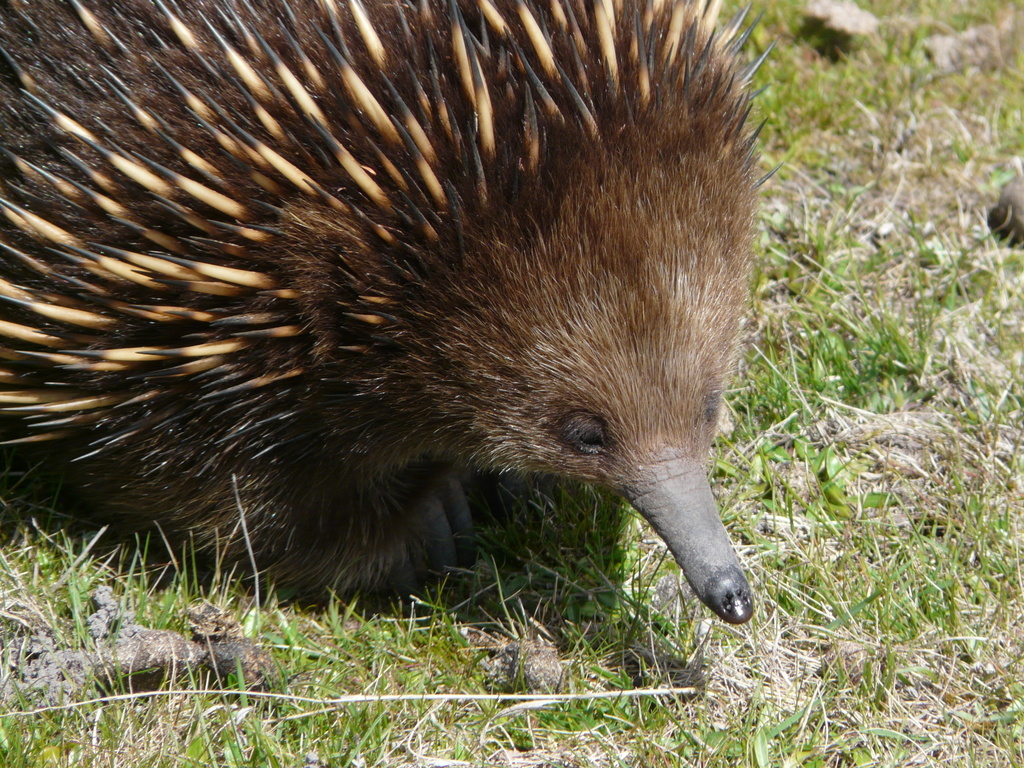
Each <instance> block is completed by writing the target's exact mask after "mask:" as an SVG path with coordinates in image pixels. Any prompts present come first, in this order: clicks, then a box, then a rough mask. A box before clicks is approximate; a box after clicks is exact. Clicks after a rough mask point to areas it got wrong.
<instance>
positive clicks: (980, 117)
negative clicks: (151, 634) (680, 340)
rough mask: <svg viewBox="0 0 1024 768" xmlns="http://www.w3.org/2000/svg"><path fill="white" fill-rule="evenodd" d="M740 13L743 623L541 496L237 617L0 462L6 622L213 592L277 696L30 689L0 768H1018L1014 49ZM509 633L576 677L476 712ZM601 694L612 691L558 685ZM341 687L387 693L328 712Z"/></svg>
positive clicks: (1022, 755) (737, 534)
mask: <svg viewBox="0 0 1024 768" xmlns="http://www.w3.org/2000/svg"><path fill="white" fill-rule="evenodd" d="M760 6H761V8H763V10H764V11H765V17H764V21H763V23H762V25H761V27H760V28H759V30H758V31H757V32H756V34H755V36H754V38H753V42H752V45H751V49H752V53H757V52H759V50H760V49H763V48H764V47H765V46H767V45H768V43H769V42H770V41H771V40H773V39H777V40H778V43H779V44H778V46H777V48H776V51H775V52H774V53H773V54H772V56H771V58H770V59H769V60H768V62H767V63H766V64H765V66H764V67H763V69H762V70H761V72H760V73H759V75H758V82H757V85H758V86H760V85H767V86H769V87H768V90H767V91H766V92H765V93H764V95H762V97H761V98H760V100H759V109H760V111H761V113H762V115H763V116H764V117H765V118H767V120H768V123H767V126H766V128H765V131H764V134H763V136H764V139H763V153H764V161H763V164H764V167H765V169H766V170H767V169H770V168H771V167H774V166H775V165H777V164H779V163H782V164H783V165H782V167H781V168H780V170H779V171H778V173H777V174H776V175H775V177H774V178H773V179H772V180H771V181H770V182H769V183H768V184H767V185H766V187H765V190H764V205H763V216H762V222H761V223H762V227H761V232H762V234H761V236H760V240H759V245H758V250H759V269H758V273H757V276H756V280H755V284H754V290H753V298H752V302H751V311H750V313H749V318H748V321H747V325H746V329H745V335H746V337H747V340H748V342H749V346H748V352H747V354H746V356H745V358H744V360H743V361H742V364H741V370H740V371H739V375H738V376H737V379H736V381H735V388H734V390H733V391H732V392H731V393H730V395H729V398H728V402H729V406H730V412H731V413H730V419H729V423H728V424H726V425H725V427H724V433H723V436H722V438H721V439H720V441H719V443H718V445H717V449H716V462H715V470H714V474H715V478H716V480H717V482H718V485H719V487H720V491H721V501H722V505H723V511H724V515H725V518H726V520H727V523H728V526H729V528H730V531H731V533H732V535H733V537H734V540H735V541H736V542H737V543H738V545H739V549H740V551H741V554H742V556H743V559H744V561H745V563H746V565H747V566H748V570H749V573H750V575H751V577H752V580H753V582H754V583H755V586H756V590H757V594H758V599H759V603H758V606H757V613H756V615H755V617H754V619H753V621H752V622H751V623H750V624H749V625H746V626H743V627H740V628H734V627H728V626H726V625H724V624H722V623H721V622H718V621H705V620H706V619H708V617H709V614H708V613H707V611H705V610H704V609H703V608H701V607H700V606H696V605H694V604H693V603H692V602H686V601H684V602H683V604H682V607H681V608H679V606H678V605H677V604H675V603H672V602H671V601H670V602H669V603H668V604H667V605H664V606H663V607H662V608H657V607H656V606H657V605H662V603H661V602H659V601H658V600H655V599H653V595H655V593H656V592H658V589H657V588H658V587H659V584H660V585H662V586H663V585H664V582H662V581H661V580H662V579H663V577H665V576H666V575H667V574H672V573H674V571H675V566H674V565H673V564H671V563H670V562H667V561H666V559H665V556H664V551H663V548H662V547H661V546H660V544H659V543H658V542H656V541H655V540H654V537H653V535H652V534H651V533H650V532H649V531H648V530H647V529H646V528H644V527H643V526H641V525H640V523H639V522H638V521H637V519H636V518H635V517H634V516H626V517H620V516H619V513H620V510H619V508H618V504H617V503H616V502H615V501H613V500H611V499H610V498H607V497H600V496H596V495H594V494H591V493H588V492H582V493H579V494H576V495H574V496H572V497H566V498H563V499H561V502H560V511H559V515H560V517H559V520H560V524H559V525H558V526H557V532H556V526H555V525H554V523H553V522H552V521H550V520H549V519H548V518H547V517H545V515H544V514H542V513H541V512H539V511H537V510H534V511H532V512H527V513H526V514H528V515H530V518H529V520H528V521H527V523H526V524H522V523H517V524H512V525H508V526H505V527H500V526H496V527H495V528H493V529H491V530H489V531H487V532H485V538H486V539H487V541H488V543H487V545H486V546H485V552H486V554H485V556H484V559H483V561H482V563H481V565H480V567H478V568H477V569H476V571H475V572H474V573H473V574H472V575H468V576H466V577H464V578H453V579H450V580H449V581H448V582H447V583H446V584H442V585H439V586H437V587H436V588H435V589H433V590H432V591H431V592H430V593H429V594H428V595H427V596H426V597H425V598H424V599H423V600H422V601H421V602H419V603H417V604H415V605H412V606H405V607H401V606H397V605H393V604H390V603H387V602H384V603H381V602H380V601H377V602H370V601H369V599H368V598H367V599H364V600H348V601H333V602H331V603H329V604H328V605H327V606H325V607H318V608H304V607H301V606H296V605H294V604H289V603H287V602H280V603H279V602H276V599H277V598H276V597H275V596H273V595H271V596H270V597H268V598H266V599H265V600H264V604H263V605H261V606H253V605H252V604H251V595H250V594H249V593H248V592H247V591H246V590H245V589H244V588H243V587H241V586H239V585H238V584H236V583H235V582H234V580H233V579H232V578H231V576H230V575H229V574H224V575H222V576H220V577H219V578H217V579H215V580H214V583H213V584H212V585H210V584H206V585H204V587H202V588H200V587H199V586H197V584H196V581H197V580H196V579H195V578H193V577H192V576H191V575H190V574H192V570H191V569H189V568H188V567H187V563H184V564H179V567H177V568H173V567H169V564H167V563H162V562H161V561H160V558H159V557H157V556H155V555H148V556H147V555H145V552H146V551H147V550H146V549H145V548H142V550H141V553H140V548H138V547H134V546H120V547H113V548H111V547H108V546H107V545H106V541H107V539H108V538H109V534H104V536H102V537H100V540H99V542H98V543H96V545H95V546H94V547H93V548H92V549H91V550H88V551H86V550H87V548H88V547H89V544H90V542H91V541H92V540H93V538H94V537H95V536H96V533H97V532H96V530H95V529H94V528H90V527H88V526H87V525H86V524H83V523H80V522H75V521H74V520H70V519H67V517H66V516H67V515H68V514H69V511H70V510H71V507H70V506H69V504H68V502H67V501H66V500H64V499H63V498H61V499H56V493H57V492H56V491H55V489H54V487H53V485H52V481H48V480H46V479H45V478H43V477H42V476H41V474H40V473H39V472H38V471H36V470H28V471H27V472H26V471H25V468H24V467H21V466H19V465H15V466H14V469H13V470H12V471H10V472H8V473H7V479H6V483H5V486H4V487H3V490H2V491H0V501H2V505H3V511H2V512H0V533H2V541H3V547H2V548H0V626H3V627H4V628H5V629H4V635H5V636H7V637H9V636H10V630H13V629H19V630H22V631H24V630H26V629H30V628H36V627H39V626H42V625H48V626H51V627H53V628H54V632H55V638H54V640H55V642H56V643H58V644H60V645H62V646H65V647H80V646H86V647H88V645H89V643H90V642H91V641H90V639H89V636H88V632H87V629H86V627H85V624H84V619H85V617H86V616H87V615H88V614H89V612H90V611H91V608H90V607H89V594H90V593H91V592H92V590H93V589H95V587H96V586H98V585H101V584H114V585H115V588H116V590H117V592H118V594H119V595H123V596H124V597H125V599H126V600H128V601H130V602H131V603H132V604H134V605H135V606H137V608H138V614H139V619H140V621H141V622H142V623H143V624H146V625H148V626H152V627H158V628H169V629H175V630H184V629H185V618H184V617H185V614H186V611H187V608H188V606H189V605H190V604H192V603H193V602H195V601H197V600H200V599H204V598H205V599H208V600H210V601H212V602H214V603H216V604H218V605H220V606H223V607H225V608H228V609H230V610H232V611H233V612H234V613H235V614H236V615H238V616H239V617H240V618H242V620H243V624H244V626H245V627H246V630H247V632H248V634H249V635H250V636H252V637H258V638H260V639H261V640H262V642H263V643H265V644H266V646H267V647H268V648H270V649H271V651H272V653H273V656H274V660H275V662H276V663H277V665H278V666H279V667H280V669H281V671H282V673H283V675H284V678H285V682H284V683H283V684H282V685H280V686H278V687H277V688H275V689H273V690H272V691H270V694H272V695H269V696H262V697H261V696H257V695H253V694H240V693H217V692H201V693H197V692H195V691H189V690H186V689H188V688H190V687H202V686H206V685H213V683H212V682H210V681H204V680H194V681H191V683H190V682H189V681H184V682H182V683H181V684H179V685H178V686H176V688H178V689H181V690H180V692H165V693H163V694H161V695H159V696H156V697H153V698H144V699H133V698H130V697H122V698H116V697H111V698H108V699H107V700H105V701H100V700H91V701H86V702H84V703H82V702H79V703H75V704H73V705H69V706H66V707H54V708H44V709H42V711H39V709H38V705H37V704H35V703H32V702H23V703H22V705H15V706H14V709H13V710H12V711H10V712H7V713H0V765H3V766H7V767H8V768H20V767H22V766H25V767H26V768H27V767H29V766H32V767H33V768H34V767H35V766H48V765H54V766H58V765H76V766H121V765H139V766H172V765H173V766H208V765H218V766H264V765H266V766H281V767H282V768H298V766H302V765H303V762H304V759H305V755H306V754H307V753H309V752H311V751H313V752H316V753H317V754H318V755H319V757H320V759H321V760H322V761H323V763H324V764H327V765H330V766H334V767H337V766H346V765H354V766H359V765H365V766H374V765H410V766H428V765H434V766H449V765H451V766H456V765H471V766H485V765H487V766H489V765H502V766H504V765H508V766H517V767H522V766H577V765H578V766H585V765H600V766H678V765H700V766H723V767H724V766H756V767H757V768H766V767H767V766H897V765H899V766H918V765H940V764H944V765H966V766H1022V765H1024V746H1022V745H1024V662H1022V657H1024V618H1022V613H1024V609H1022V606H1024V596H1022V591H1024V586H1022V581H1024V575H1022V565H1021V564H1022V562H1024V558H1022V548H1024V532H1022V517H1024V516H1022V511H1024V448H1022V444H1024V428H1022V424H1024V375H1022V367H1024V249H1020V248H1017V249H1010V248H1008V247H1006V246H1004V245H1002V244H1000V243H998V242H995V241H993V240H992V239H991V238H989V237H988V236H987V230H986V228H985V226H984V217H985V213H986V211H987V207H988V206H989V205H991V203H992V202H993V201H994V200H995V197H996V195H997V193H998V189H999V187H1000V186H1001V184H1002V183H1003V182H1005V181H1006V180H1007V179H1008V178H1009V177H1010V176H1011V175H1012V174H1013V172H1014V166H1013V160H1014V158H1017V162H1019V161H1020V158H1021V153H1022V152H1024V67H1022V64H1024V54H1022V53H1021V52H1020V51H1018V52H1017V53H1016V54H1015V55H1014V56H1013V57H1011V59H1010V60H1008V61H1007V62H1006V64H1005V66H1004V67H1003V68H1001V69H998V70H995V71H987V72H976V71H975V72H967V73H962V74H952V75H939V74H938V73H936V72H935V71H934V69H933V67H932V65H931V63H930V62H929V61H928V59H927V57H926V55H925V52H924V47H923V40H924V38H925V37H927V35H929V34H933V33H937V32H938V33H948V32H950V31H958V30H962V29H965V28H967V27H969V26H972V25H977V24H982V23H991V22H992V21H993V20H994V19H999V18H1000V13H1001V12H1002V11H1005V10H1006V9H1007V8H1010V7H1011V6H1009V5H1008V4H1005V3H1000V2H996V1H995V0H983V1H982V2H976V3H967V2H952V1H951V0H930V1H929V2H927V3H918V4H913V6H911V5H910V4H898V3H895V2H892V1H891V0H890V1H888V2H879V3H875V4H872V6H871V10H872V11H873V12H874V13H876V14H877V15H878V16H879V17H880V18H881V19H882V25H881V28H880V33H879V37H878V39H877V40H868V41H865V42H864V43H863V44H862V45H861V46H860V47H859V48H858V49H857V50H855V51H854V52H852V53H851V54H850V55H849V57H847V58H843V59H840V60H838V61H830V60H829V59H827V58H822V57H820V56H819V55H818V54H816V53H815V52H814V51H813V50H811V49H810V48H809V47H808V46H807V45H806V44H805V43H804V42H803V41H801V39H800V38H799V36H798V34H797V30H798V29H799V26H800V8H801V7H802V3H798V2H796V1H795V0H775V1H771V2H767V3H763V4H760ZM761 8H758V9H757V10H760V9H761ZM1018 13H1019V11H1018ZM933 19H939V20H941V21H938V22H937V21H933ZM1018 23H1019V24H1021V25H1024V19H1021V20H1020V21H1019V22H1018ZM1022 28H1024V27H1022ZM527 530H529V531H530V534H529V535H527V534H526V533H525V531H527ZM156 550H157V548H156V547H153V548H152V551H154V552H155V551H156ZM516 637H539V638H542V639H547V640H549V641H551V642H553V643H554V644H555V645H556V646H557V648H558V652H559V655H560V657H561V658H562V660H563V664H564V666H565V670H566V679H567V685H566V692H567V694H570V696H568V697H566V698H564V699H562V700H547V701H542V702H524V701H518V700H516V699H514V698H505V699H501V700H495V699H493V698H486V697H485V695H487V694H489V693H490V692H491V690H492V689H491V687H490V685H489V682H488V678H487V675H486V674H485V672H484V671H483V668H482V666H481V663H480V662H481V660H482V659H484V658H486V657H487V655H488V650H489V649H490V648H492V647H494V646H496V645H498V644H500V643H501V642H504V641H506V640H508V639H510V638H516ZM9 671H10V670H9V669H7V668H4V669H3V671H2V672H0V674H8V673H9ZM694 684H697V685H696V689H695V692H693V693H686V692H687V691H690V690H691V686H694ZM666 686H679V687H680V693H679V694H678V695H665V694H664V693H660V694H658V693H656V691H655V689H662V688H664V687H666ZM644 688H646V689H651V690H650V695H641V694H639V693H637V689H644ZM615 691H632V692H633V693H632V694H631V695H629V696H624V697H621V698H597V697H595V698H586V697H585V696H582V697H581V696H579V695H580V694H598V695H601V694H605V693H608V692H615ZM107 693H108V694H116V693H120V694H123V693H125V691H123V690H122V691H112V692H107ZM101 694H102V692H100V691H97V692H96V696H97V697H99V696H101ZM436 694H447V695H448V698H444V697H442V698H437V697H436V696H435V695H436ZM352 695H358V696H365V697H372V696H396V695H401V696H403V697H404V698H402V699H401V700H397V701H396V700H388V701H384V700H379V701H373V700H370V699H368V698H367V699H364V700H355V701H353V700H348V701H342V702H336V701H332V700H336V699H339V698H340V697H345V696H352ZM467 695H468V696H478V697H480V698H477V699H472V698H466V696H467ZM428 696H429V698H428Z"/></svg>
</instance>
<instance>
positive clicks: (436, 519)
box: [387, 471, 476, 594]
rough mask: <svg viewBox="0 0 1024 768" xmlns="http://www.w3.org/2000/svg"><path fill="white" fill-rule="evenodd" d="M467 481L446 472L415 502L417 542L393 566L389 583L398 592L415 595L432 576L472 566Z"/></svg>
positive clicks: (473, 547)
mask: <svg viewBox="0 0 1024 768" xmlns="http://www.w3.org/2000/svg"><path fill="white" fill-rule="evenodd" d="M465 480H466V478H465V475H464V474H462V473H460V472H455V471H450V472H446V473H444V474H443V475H442V476H441V477H440V478H439V479H438V480H437V481H436V482H435V483H433V484H432V487H431V489H430V490H429V491H427V492H425V493H424V494H423V495H421V496H420V497H419V498H418V499H417V501H416V502H415V504H414V506H413V508H412V510H411V514H410V517H411V519H412V521H413V522H412V525H413V526H414V528H415V531H416V533H415V534H414V536H415V538H410V540H409V541H408V542H407V556H406V557H404V558H402V559H401V560H400V561H399V562H396V563H395V564H394V565H393V566H392V568H391V572H390V574H389V576H388V579H387V582H388V585H389V586H390V587H392V588H393V589H394V590H395V591H397V592H400V593H404V594H410V593H415V592H417V591H418V590H419V587H420V586H421V585H422V583H423V581H424V579H425V578H427V577H429V576H431V575H433V576H439V575H442V574H444V573H445V572H447V571H450V570H453V569H455V568H468V567H470V566H472V564H473V562H474V560H475V559H476V545H475V542H474V538H473V515H472V513H471V512H470V507H469V501H468V500H467V498H466V491H465V487H464V482H465Z"/></svg>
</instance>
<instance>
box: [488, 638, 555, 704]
mask: <svg viewBox="0 0 1024 768" xmlns="http://www.w3.org/2000/svg"><path fill="white" fill-rule="evenodd" d="M483 667H484V670H485V671H486V672H487V677H488V679H489V682H490V683H491V685H492V686H493V687H495V688H498V689H500V690H503V691H507V692H517V691H523V690H525V691H528V692H529V693H558V692H559V691H560V690H562V685H563V684H564V682H565V670H563V669H562V663H561V661H560V660H559V658H558V651H557V650H555V648H554V646H552V645H548V644H547V643H541V642H537V641H536V640H520V641H515V642H511V643H509V644H508V645H505V646H503V647H502V648H499V649H498V650H497V651H495V653H494V654H493V655H492V656H491V658H489V659H487V660H486V661H484V662H483Z"/></svg>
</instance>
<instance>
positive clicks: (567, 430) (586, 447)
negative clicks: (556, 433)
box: [562, 413, 606, 456]
mask: <svg viewBox="0 0 1024 768" xmlns="http://www.w3.org/2000/svg"><path fill="white" fill-rule="evenodd" d="M562 439H563V440H564V441H565V442H566V443H567V444H568V445H569V446H570V447H571V448H572V449H573V450H575V451H577V452H578V453H582V454H585V455H587V456H596V455H597V454H599V453H602V452H603V451H604V449H605V442H606V436H605V429H604V422H603V421H602V420H601V419H600V418H599V417H597V416H595V415H594V414H592V413H577V414H574V415H572V416H570V417H569V419H568V420H567V421H566V422H565V424H563V425H562Z"/></svg>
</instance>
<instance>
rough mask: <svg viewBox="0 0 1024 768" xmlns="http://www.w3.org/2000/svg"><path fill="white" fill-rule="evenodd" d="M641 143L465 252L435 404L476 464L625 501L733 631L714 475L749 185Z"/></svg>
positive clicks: (718, 160)
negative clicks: (554, 479) (711, 460)
mask: <svg viewBox="0 0 1024 768" xmlns="http://www.w3.org/2000/svg"><path fill="white" fill-rule="evenodd" d="M638 145H639V144H638V142H636V141H625V142H623V143H622V144H620V145H619V146H617V147H614V146H605V147H602V148H600V149H598V148H595V149H594V150H593V152H595V153H599V154H598V155H597V156H594V157H592V158H590V160H591V162H587V163H576V164H574V171H573V177H572V179H571V182H567V183H565V184H559V183H557V182H555V183H554V184H553V186H552V187H551V188H550V189H549V191H548V192H547V193H538V197H537V198H535V199H534V200H532V201H530V202H529V203H527V204H525V207H527V208H529V209H530V211H531V212H530V214H529V215H524V214H523V211H522V210H519V211H516V212H513V213H512V214H510V216H509V217H508V221H509V222H520V223H522V222H526V224H525V225H522V224H520V226H521V228H520V229H508V228H505V226H504V225H499V226H498V227H496V228H495V229H493V230H491V231H489V232H487V233H486V236H482V237H481V239H480V240H479V241H477V242H476V243H475V244H473V248H471V249H470V251H469V253H467V260H466V265H465V266H466V267H467V269H466V271H465V273H464V275H469V277H467V278H466V279H465V280H464V282H462V284H461V285H459V286H450V287H449V289H448V290H449V291H450V293H451V294H454V295H457V296H458V297H459V298H460V301H458V302H455V306H457V307H461V310H457V311H456V313H455V317H454V318H453V319H452V320H451V321H452V322H453V323H454V326H453V327H449V329H448V330H449V333H450V334H451V335H450V337H449V340H448V341H447V342H444V343H442V344H441V346H443V347H444V349H445V354H446V355H447V356H448V360H447V363H446V367H445V372H446V373H445V377H446V378H447V377H449V376H450V377H452V378H454V379H455V381H456V382H457V388H456V389H453V390H451V391H449V392H447V393H446V394H445V400H446V402H445V403H443V404H439V407H442V408H445V409H451V408H454V409H456V410H459V411H461V412H462V413H464V414H467V418H469V419H471V423H470V424H468V425H466V426H467V428H468V432H469V433H470V435H472V437H470V438H468V441H469V442H468V444H466V447H467V448H468V449H469V450H470V451H471V452H472V453H473V455H474V458H475V459H476V460H478V461H479V460H481V459H483V460H484V461H486V462H487V463H488V464H490V465H492V466H497V467H500V468H514V469H519V470H525V471H539V472H545V473H553V474H558V475H562V476H569V477H572V478H575V479H578V480H583V481H587V482H592V483H597V484H600V485H603V486H606V487H609V488H612V489H614V490H616V491H618V492H620V493H621V494H623V495H624V496H625V497H626V498H627V499H629V500H630V501H631V502H632V503H633V504H634V505H635V506H636V507H637V508H638V509H639V511H640V512H641V513H642V514H643V515H644V516H645V517H646V518H647V520H649V521H650V522H651V524H652V525H653V526H654V527H655V529H656V530H657V531H658V533H659V534H660V535H661V536H662V537H663V538H664V539H665V541H666V542H667V543H668V545H669V547H670V549H671V550H672V553H673V554H674V555H675V557H676V559H677V560H678V562H679V563H680V565H681V566H682V568H683V570H684V573H685V574H686V577H687V579H688V581H689V582H690V584H691V586H692V587H693V588H694V590H695V592H696V593H697V595H698V596H699V597H700V598H701V599H702V601H703V602H705V603H706V604H707V605H708V606H709V607H711V608H712V609H713V610H714V611H715V612H716V613H717V614H718V615H719V616H721V617H722V618H724V619H726V620H727V621H730V622H734V623H741V622H744V621H746V620H747V619H749V618H750V615H751V610H752V608H751V597H750V590H749V587H748V586H747V582H746V580H745V578H744V576H743V573H742V571H741V570H740V567H739V564H738V561H737V559H736V556H735V554H734V553H733V551H732V548H731V545H730V543H729V540H728V538H727V536H726V533H725V530H724V528H723V526H722V524H721V522H720V520H719V517H718V512H717V509H716V507H715V503H714V499H713V497H712V494H711V490H710V487H709V485H708V482H707V479H706V475H705V470H704V465H705V462H706V459H707V456H708V452H709V449H710V446H711V441H712V439H713V437H714V434H715V432H716V425H717V422H718V413H719V408H720V401H721V396H722V392H723V389H724V388H725V386H726V385H727V382H728V380H729V376H730V373H731V367H732V361H733V352H734V341H735V337H736V334H737V330H738V327H739V320H740V315H741V312H742V308H743V304H744V298H745V295H746V286H747V283H748V274H749V266H750V256H749V252H750V242H749V241H750V224H751V214H752V211H753V205H754V203H753V190H754V185H753V184H752V183H751V181H750V179H749V178H748V177H747V174H748V172H749V171H748V170H747V167H746V165H745V164H744V163H742V162H738V161H734V160H733V161H731V159H730V158H729V157H728V156H727V155H726V156H725V157H724V159H723V155H722V154H721V153H719V152H718V151H717V150H715V151H707V150H704V149H699V148H693V146H692V145H690V147H689V148H686V149H684V150H682V151H677V150H678V148H677V147H674V146H673V147H670V148H669V149H665V148H664V147H663V148H662V150H661V151H658V150H657V149H655V151H652V152H650V153H647V154H644V153H639V152H631V151H628V150H624V149H623V147H631V146H638ZM566 189H568V190H569V191H568V192H563V190H566ZM545 195H549V196H545ZM538 200H539V202H538ZM496 264H500V265H501V268H500V269H495V268H494V265H496ZM463 406H467V407H463ZM460 439H466V438H460Z"/></svg>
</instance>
